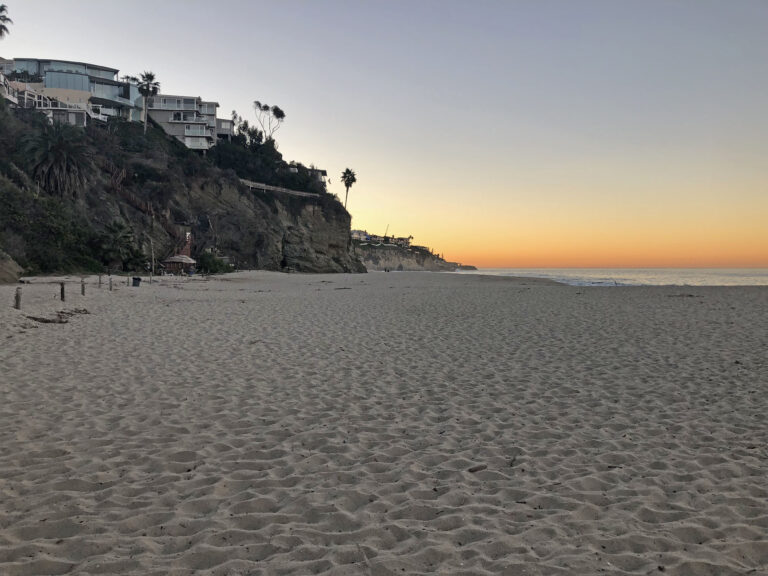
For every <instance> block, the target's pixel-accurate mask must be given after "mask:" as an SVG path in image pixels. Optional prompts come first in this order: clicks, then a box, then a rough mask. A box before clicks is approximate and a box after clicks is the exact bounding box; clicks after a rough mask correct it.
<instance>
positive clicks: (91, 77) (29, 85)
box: [2, 58, 140, 120]
mask: <svg viewBox="0 0 768 576" xmlns="http://www.w3.org/2000/svg"><path fill="white" fill-rule="evenodd" d="M2 64H3V68H4V70H10V74H11V75H12V77H13V78H14V80H15V81H16V82H15V84H16V88H17V89H18V90H19V92H27V91H29V92H32V93H34V94H35V95H37V96H38V97H40V98H38V100H39V101H40V102H49V103H50V102H58V103H60V104H61V105H62V106H61V107H62V108H80V109H83V110H87V111H88V112H89V113H88V116H90V117H91V118H96V119H100V120H106V119H107V118H109V117H118V118H124V119H126V120H138V119H139V109H138V107H137V102H138V100H139V98H140V95H139V91H138V88H137V87H136V86H135V85H134V84H131V83H130V82H125V81H122V80H119V79H118V72H119V71H118V70H117V69H115V68H109V67H106V66H98V65H95V64H87V63H85V62H73V61H68V60H41V59H37V58H15V59H14V60H5V61H3V63H2Z"/></svg>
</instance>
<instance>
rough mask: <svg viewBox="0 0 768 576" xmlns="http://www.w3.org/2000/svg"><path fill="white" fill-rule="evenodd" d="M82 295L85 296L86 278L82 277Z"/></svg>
mask: <svg viewBox="0 0 768 576" xmlns="http://www.w3.org/2000/svg"><path fill="white" fill-rule="evenodd" d="M80 296H85V278H80Z"/></svg>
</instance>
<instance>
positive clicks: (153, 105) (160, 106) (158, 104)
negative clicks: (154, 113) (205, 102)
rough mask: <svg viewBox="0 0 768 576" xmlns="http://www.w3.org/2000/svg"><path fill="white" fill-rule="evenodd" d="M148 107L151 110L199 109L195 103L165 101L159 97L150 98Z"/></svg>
mask: <svg viewBox="0 0 768 576" xmlns="http://www.w3.org/2000/svg"><path fill="white" fill-rule="evenodd" d="M147 108H150V109H151V110H194V111H197V105H195V104H194V103H189V104H185V103H183V102H176V101H175V100H174V101H170V102H165V103H163V102H162V101H160V100H158V99H152V98H150V99H149V102H147Z"/></svg>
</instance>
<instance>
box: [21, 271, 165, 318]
mask: <svg viewBox="0 0 768 576" xmlns="http://www.w3.org/2000/svg"><path fill="white" fill-rule="evenodd" d="M140 281H141V280H139V282H140ZM151 282H152V280H151V278H150V283H151ZM101 285H102V276H101V275H99V288H101ZM125 285H126V286H130V285H131V278H130V277H128V278H126V279H125ZM134 285H137V284H136V280H135V279H134ZM64 286H65V282H59V289H60V298H61V301H62V302H65V301H66V299H67V295H66V290H65V288H64ZM109 291H110V292H112V276H110V277H109ZM80 295H81V296H85V278H81V279H80ZM13 307H14V308H16V310H21V286H19V287H17V288H16V295H15V297H14V299H13Z"/></svg>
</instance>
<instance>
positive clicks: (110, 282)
mask: <svg viewBox="0 0 768 576" xmlns="http://www.w3.org/2000/svg"><path fill="white" fill-rule="evenodd" d="M109 291H110V292H112V276H110V277H109Z"/></svg>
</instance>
